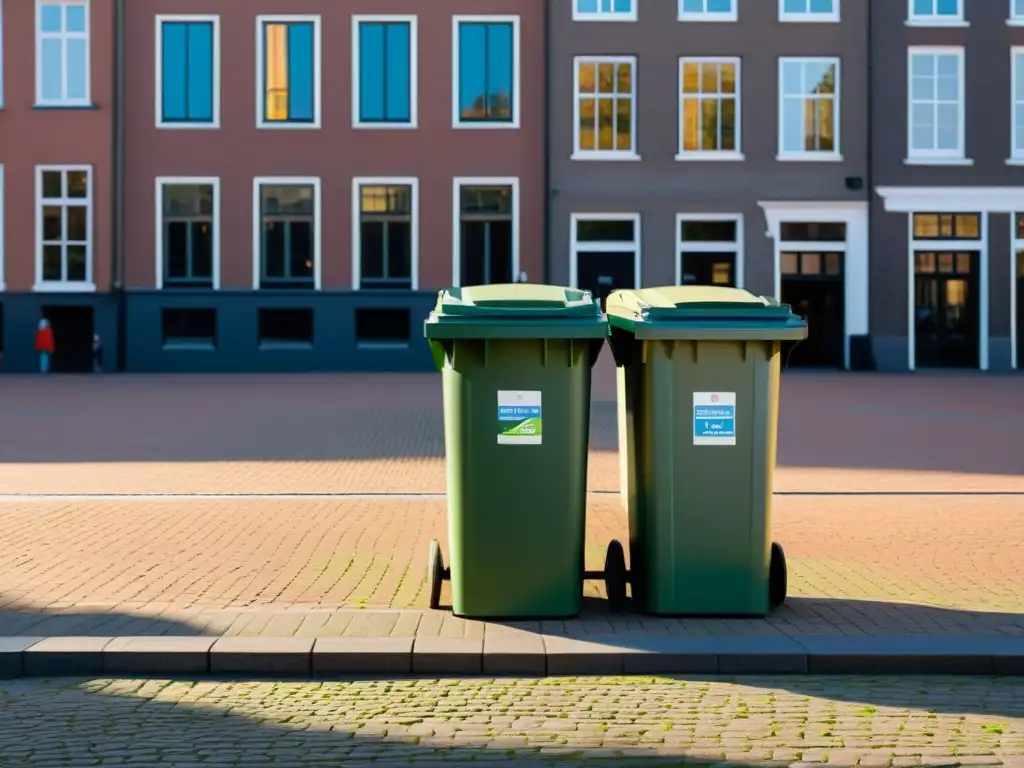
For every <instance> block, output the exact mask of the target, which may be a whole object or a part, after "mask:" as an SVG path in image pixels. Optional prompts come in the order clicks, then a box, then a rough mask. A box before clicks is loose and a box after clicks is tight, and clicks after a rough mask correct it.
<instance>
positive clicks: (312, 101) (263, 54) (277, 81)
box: [256, 16, 320, 128]
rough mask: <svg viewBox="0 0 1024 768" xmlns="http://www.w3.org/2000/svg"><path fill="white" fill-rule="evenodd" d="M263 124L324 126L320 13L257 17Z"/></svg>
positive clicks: (260, 121)
mask: <svg viewBox="0 0 1024 768" xmlns="http://www.w3.org/2000/svg"><path fill="white" fill-rule="evenodd" d="M256 25H257V29H258V30H259V45H258V48H259V50H258V59H257V65H258V78H257V80H258V83H259V85H258V87H259V101H260V103H259V105H258V107H257V111H256V124H257V127H259V128H274V127H277V128H319V127H320V17H319V16H257V17H256Z"/></svg>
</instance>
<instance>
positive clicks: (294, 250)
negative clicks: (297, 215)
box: [289, 221, 313, 280]
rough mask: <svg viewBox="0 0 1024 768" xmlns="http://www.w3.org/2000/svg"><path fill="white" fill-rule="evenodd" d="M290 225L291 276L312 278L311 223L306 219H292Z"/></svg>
mask: <svg viewBox="0 0 1024 768" xmlns="http://www.w3.org/2000/svg"><path fill="white" fill-rule="evenodd" d="M289 224H290V226H291V253H290V254H289V261H290V262H291V277H293V278H302V279H307V280H308V279H312V277H313V225H312V223H311V222H308V221H292V222H289Z"/></svg>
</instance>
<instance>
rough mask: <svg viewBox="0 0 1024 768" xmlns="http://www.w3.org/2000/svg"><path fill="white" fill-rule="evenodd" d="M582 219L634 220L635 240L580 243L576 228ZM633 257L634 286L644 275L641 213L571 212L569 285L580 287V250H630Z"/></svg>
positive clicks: (637, 284)
mask: <svg viewBox="0 0 1024 768" xmlns="http://www.w3.org/2000/svg"><path fill="white" fill-rule="evenodd" d="M581 221H631V222H633V242H631V243H629V242H626V241H624V240H614V241H605V242H601V241H594V242H586V243H580V242H579V241H578V240H577V239H576V235H577V232H576V228H577V225H578V224H579V222H581ZM629 250H632V251H633V253H634V254H635V256H634V258H633V287H634V288H639V287H640V284H641V283H640V279H641V276H642V275H643V269H642V264H643V258H644V257H643V232H642V231H641V219H640V214H639V213H570V214H569V287H570V288H579V275H578V274H577V273H578V271H579V269H578V268H579V252H580V251H595V252H602V251H604V252H608V251H613V252H614V251H629Z"/></svg>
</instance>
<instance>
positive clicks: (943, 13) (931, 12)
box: [907, 0, 965, 27]
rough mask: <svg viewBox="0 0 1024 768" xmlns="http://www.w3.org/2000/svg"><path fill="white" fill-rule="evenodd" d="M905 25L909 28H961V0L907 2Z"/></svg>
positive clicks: (962, 18) (962, 9) (962, 11)
mask: <svg viewBox="0 0 1024 768" xmlns="http://www.w3.org/2000/svg"><path fill="white" fill-rule="evenodd" d="M907 3H908V5H909V8H908V12H907V24H909V25H911V26H927V27H933V26H961V25H963V24H964V23H965V22H964V4H963V0H907Z"/></svg>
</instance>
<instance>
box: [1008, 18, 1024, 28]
mask: <svg viewBox="0 0 1024 768" xmlns="http://www.w3.org/2000/svg"><path fill="white" fill-rule="evenodd" d="M1006 26H1008V27H1024V18H1022V19H1007V20H1006Z"/></svg>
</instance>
